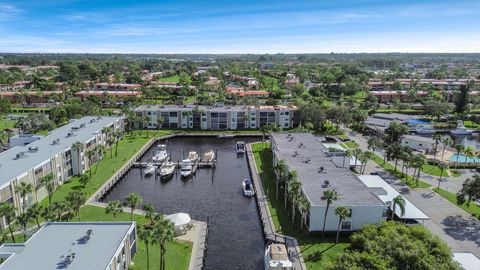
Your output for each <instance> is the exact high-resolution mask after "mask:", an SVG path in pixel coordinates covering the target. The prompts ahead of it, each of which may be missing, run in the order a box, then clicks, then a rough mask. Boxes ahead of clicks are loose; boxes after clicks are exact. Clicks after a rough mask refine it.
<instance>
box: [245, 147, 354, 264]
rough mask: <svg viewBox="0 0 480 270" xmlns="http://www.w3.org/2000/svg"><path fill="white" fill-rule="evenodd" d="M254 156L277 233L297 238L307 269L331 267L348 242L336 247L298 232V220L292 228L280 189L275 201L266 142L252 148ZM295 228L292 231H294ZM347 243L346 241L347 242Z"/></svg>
mask: <svg viewBox="0 0 480 270" xmlns="http://www.w3.org/2000/svg"><path fill="white" fill-rule="evenodd" d="M252 150H253V156H254V158H255V163H256V165H257V170H258V172H259V175H260V177H261V179H262V183H263V187H264V189H265V193H266V195H267V197H268V201H269V205H268V206H269V209H270V213H271V214H272V217H273V223H274V226H275V229H276V230H277V232H278V233H280V234H284V235H289V236H293V237H295V238H297V240H298V242H299V244H300V249H301V251H302V255H303V258H304V260H305V263H306V265H307V267H308V269H327V267H329V266H331V264H332V263H333V261H334V260H335V258H336V257H337V256H338V254H339V253H340V252H341V251H343V250H344V249H346V248H347V247H349V246H350V244H349V243H348V242H347V243H345V242H341V243H339V244H335V243H333V242H334V239H331V238H327V239H326V240H323V239H321V238H319V237H314V236H310V235H309V234H308V233H302V232H300V231H299V227H300V225H299V220H298V215H297V220H296V222H295V223H294V224H293V225H292V222H291V220H292V218H291V216H290V207H287V209H288V212H287V211H285V208H284V200H283V193H282V192H283V190H280V191H279V193H280V194H279V199H278V201H277V200H276V199H275V197H276V196H275V182H274V180H273V179H274V173H273V167H272V166H273V165H272V152H271V151H270V149H269V144H268V143H265V144H264V143H255V144H253V145H252ZM294 228H295V229H294ZM346 240H347V239H346Z"/></svg>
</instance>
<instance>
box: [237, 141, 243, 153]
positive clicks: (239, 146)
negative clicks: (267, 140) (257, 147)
mask: <svg viewBox="0 0 480 270" xmlns="http://www.w3.org/2000/svg"><path fill="white" fill-rule="evenodd" d="M235 152H237V154H244V153H245V142H237V144H236V145H235Z"/></svg>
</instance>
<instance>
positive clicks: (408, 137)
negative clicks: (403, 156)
mask: <svg viewBox="0 0 480 270" xmlns="http://www.w3.org/2000/svg"><path fill="white" fill-rule="evenodd" d="M403 139H406V140H412V141H417V142H424V143H435V141H434V140H433V139H432V138H429V137H423V136H415V135H403V138H402V140H403Z"/></svg>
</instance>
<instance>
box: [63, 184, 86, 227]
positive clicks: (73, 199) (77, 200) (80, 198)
mask: <svg viewBox="0 0 480 270" xmlns="http://www.w3.org/2000/svg"><path fill="white" fill-rule="evenodd" d="M86 200H87V199H86V198H85V195H84V194H83V193H82V192H81V191H71V192H69V193H68V194H67V197H65V201H66V202H67V203H68V206H70V208H71V209H74V210H75V211H76V212H77V217H78V221H80V207H82V205H83V204H85V202H86Z"/></svg>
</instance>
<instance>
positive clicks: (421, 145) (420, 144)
mask: <svg viewBox="0 0 480 270" xmlns="http://www.w3.org/2000/svg"><path fill="white" fill-rule="evenodd" d="M402 145H404V146H408V147H410V148H411V149H413V150H417V151H424V152H431V151H433V150H434V149H435V141H434V140H433V139H432V138H428V137H422V136H414V135H405V136H403V137H402Z"/></svg>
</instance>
